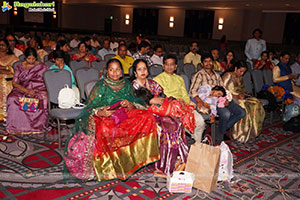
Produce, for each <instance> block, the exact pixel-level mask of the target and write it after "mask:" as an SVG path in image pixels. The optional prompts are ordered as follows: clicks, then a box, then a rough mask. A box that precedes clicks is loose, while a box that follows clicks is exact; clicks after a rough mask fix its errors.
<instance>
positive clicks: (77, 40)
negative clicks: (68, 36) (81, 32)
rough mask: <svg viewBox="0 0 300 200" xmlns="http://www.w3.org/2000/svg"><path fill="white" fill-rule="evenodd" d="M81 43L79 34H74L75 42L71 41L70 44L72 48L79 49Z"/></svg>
mask: <svg viewBox="0 0 300 200" xmlns="http://www.w3.org/2000/svg"><path fill="white" fill-rule="evenodd" d="M79 43H80V40H79V39H78V34H77V33H74V35H73V40H71V42H70V47H71V48H72V49H75V48H77V47H78V44H79Z"/></svg>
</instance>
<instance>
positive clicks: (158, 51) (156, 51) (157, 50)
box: [151, 45, 163, 65]
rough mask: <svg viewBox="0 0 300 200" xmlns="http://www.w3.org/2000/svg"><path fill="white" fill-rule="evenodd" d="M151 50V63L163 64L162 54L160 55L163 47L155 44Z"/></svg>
mask: <svg viewBox="0 0 300 200" xmlns="http://www.w3.org/2000/svg"><path fill="white" fill-rule="evenodd" d="M153 51H154V53H153V55H152V57H151V60H152V62H153V64H157V65H163V56H162V52H163V49H162V46H161V45H156V46H155V47H154V48H153Z"/></svg>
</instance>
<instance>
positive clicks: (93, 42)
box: [91, 34, 101, 49]
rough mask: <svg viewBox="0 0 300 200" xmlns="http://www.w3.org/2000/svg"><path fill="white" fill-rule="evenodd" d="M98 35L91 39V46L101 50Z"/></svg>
mask: <svg viewBox="0 0 300 200" xmlns="http://www.w3.org/2000/svg"><path fill="white" fill-rule="evenodd" d="M97 37H98V36H97V34H93V37H92V39H91V46H92V47H94V48H95V49H100V48H101V46H100V44H99V42H98V38H97Z"/></svg>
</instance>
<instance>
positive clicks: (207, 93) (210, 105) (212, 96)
mask: <svg viewBox="0 0 300 200" xmlns="http://www.w3.org/2000/svg"><path fill="white" fill-rule="evenodd" d="M198 96H199V98H200V99H201V100H202V101H203V106H202V107H201V109H200V110H198V111H199V112H201V113H203V114H206V115H207V114H209V115H210V118H209V119H210V122H211V123H213V122H214V120H215V116H216V115H217V105H218V102H219V105H220V104H222V100H223V98H224V100H225V96H226V91H225V89H224V88H223V87H222V86H215V87H213V88H211V86H210V85H203V86H201V87H200V89H199V90H198ZM220 97H222V98H220ZM219 107H221V106H219Z"/></svg>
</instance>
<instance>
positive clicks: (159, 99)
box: [150, 97, 164, 105]
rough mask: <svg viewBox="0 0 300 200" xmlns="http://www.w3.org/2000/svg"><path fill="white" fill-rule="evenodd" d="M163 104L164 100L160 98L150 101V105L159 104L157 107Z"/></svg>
mask: <svg viewBox="0 0 300 200" xmlns="http://www.w3.org/2000/svg"><path fill="white" fill-rule="evenodd" d="M163 103H164V98H161V97H153V98H152V99H151V100H150V104H159V105H162V104H163Z"/></svg>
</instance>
